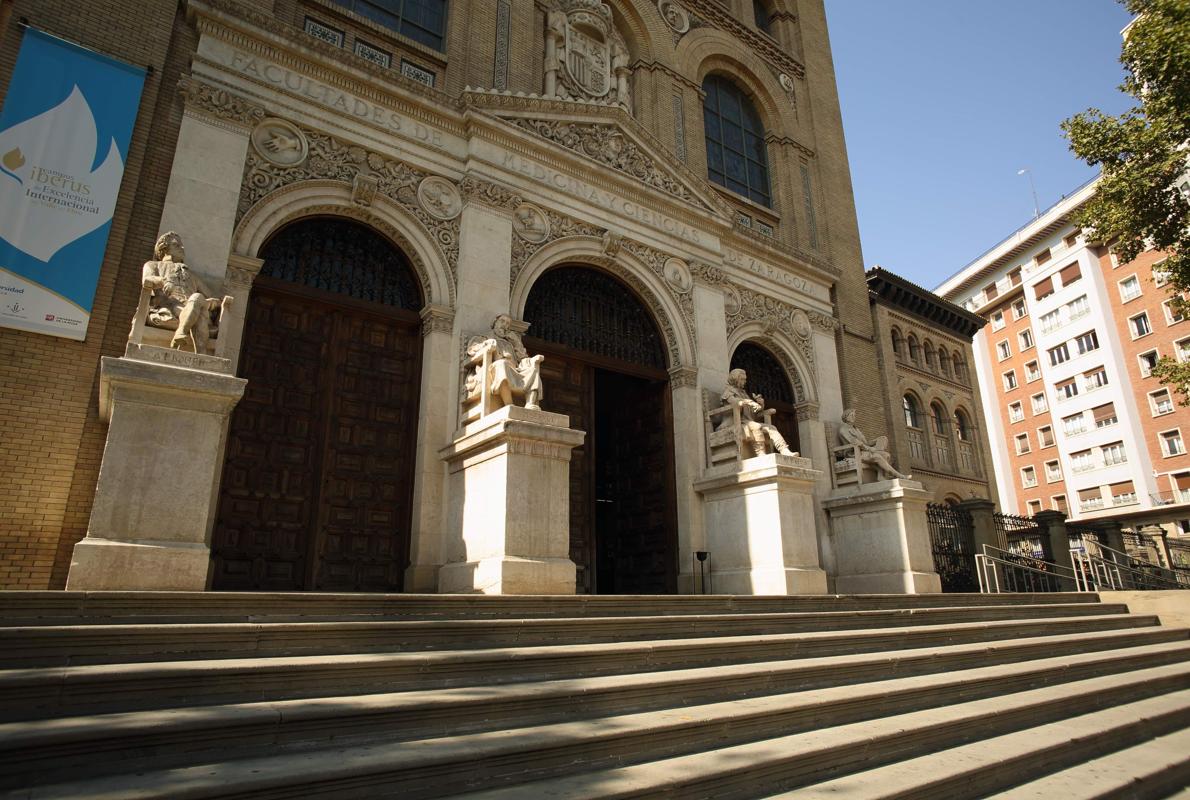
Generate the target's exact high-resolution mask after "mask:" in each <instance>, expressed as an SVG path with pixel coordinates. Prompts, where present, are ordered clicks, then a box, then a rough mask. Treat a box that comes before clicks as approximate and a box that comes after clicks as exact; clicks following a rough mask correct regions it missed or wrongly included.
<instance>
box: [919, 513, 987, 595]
mask: <svg viewBox="0 0 1190 800" xmlns="http://www.w3.org/2000/svg"><path fill="white" fill-rule="evenodd" d="M926 518H927V519H928V520H929V523H930V544H931V546H932V548H933V551H934V571H935V572H937V573H938V577H939V578H941V579H942V591H944V592H978V591H979V581H978V580H977V579H976V577H975V529H974V526H973V524H972V522H971V515H970V514H968V513H967V512H966V511H963V510H962V509H958V508H955V507H954V506H947V505H939V504H937V503H930V504H929V505H928V506H927V507H926Z"/></svg>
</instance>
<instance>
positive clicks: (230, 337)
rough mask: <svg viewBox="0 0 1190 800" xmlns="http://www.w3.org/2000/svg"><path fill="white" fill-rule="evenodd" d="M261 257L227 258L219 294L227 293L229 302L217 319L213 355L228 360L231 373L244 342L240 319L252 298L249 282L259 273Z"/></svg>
mask: <svg viewBox="0 0 1190 800" xmlns="http://www.w3.org/2000/svg"><path fill="white" fill-rule="evenodd" d="M263 266H264V261H262V260H261V259H259V258H252V257H251V256H239V255H233V256H231V257H230V258H229V259H228V260H227V272H226V277H225V278H224V280H223V294H225V295H231V297H232V302H231V305H230V306H228V307H227V310H226V312H225V314H224V318H222V319H220V320H219V338H218V339H217V340H216V341H215V355H217V356H220V357H222V358H226V359H227V360H228V361H230V362H231V371H232V372H233V373H234V372H236V370H237V369H238V368H239V365H240V348H241V347H243V344H244V320H245V319H246V318H247V316H248V303H249V302H251V299H252V282H253V281H255V280H256V276H257V275H259V274H260V268H261V267H263Z"/></svg>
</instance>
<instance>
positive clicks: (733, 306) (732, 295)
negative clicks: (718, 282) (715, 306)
mask: <svg viewBox="0 0 1190 800" xmlns="http://www.w3.org/2000/svg"><path fill="white" fill-rule="evenodd" d="M743 307H744V301H743V300H742V299H741V298H740V290H739V289H737V288H735V287H734V286H731V285H728V286H724V287H723V310H724V311H726V312H727V316H729V317H733V316H735V315H736V314H739V313H740V311H741V310H742V309H743ZM728 330H731V328H730V326H728Z"/></svg>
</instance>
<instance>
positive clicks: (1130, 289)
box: [1120, 275, 1140, 303]
mask: <svg viewBox="0 0 1190 800" xmlns="http://www.w3.org/2000/svg"><path fill="white" fill-rule="evenodd" d="M1138 297H1140V281H1139V280H1137V279H1136V276H1135V275H1130V276H1129V277H1127V278H1125V279H1124V280H1122V281H1120V300H1122V301H1123V302H1125V303H1127V302H1128V301H1129V300H1135V299H1136V298H1138Z"/></svg>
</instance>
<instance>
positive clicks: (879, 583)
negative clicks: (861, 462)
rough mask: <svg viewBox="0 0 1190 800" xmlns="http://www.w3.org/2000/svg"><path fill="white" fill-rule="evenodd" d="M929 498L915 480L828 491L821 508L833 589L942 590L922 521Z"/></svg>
mask: <svg viewBox="0 0 1190 800" xmlns="http://www.w3.org/2000/svg"><path fill="white" fill-rule="evenodd" d="M929 498H930V494H929V492H927V491H925V490H924V489H922V486H921V484H920V483H918V482H917V481H912V480H900V479H894V480H888V481H877V482H875V483H865V484H864V485H863V486H858V487H857V486H850V487H845V488H842V489H836V490H834V491H833V492H831V495H830V497H829V498H828V499H827V500H826V501H825V502H823V506H824V507H825V508H826V510H827V512H828V513H829V514H830V518H831V529H830V537H831V543H832V550H833V552H834V554H835V560H836V569H837V570H838V571H837V573H836V576H835V591H836V592H839V593H841V594H918V593H922V592H941V591H942V582H941V580H940V579H939V578H938V573H936V572H934V556H933V551H932V549H931V547H930V530H929V521H928V520H927V518H926V505H927V503H928V502H929Z"/></svg>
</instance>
